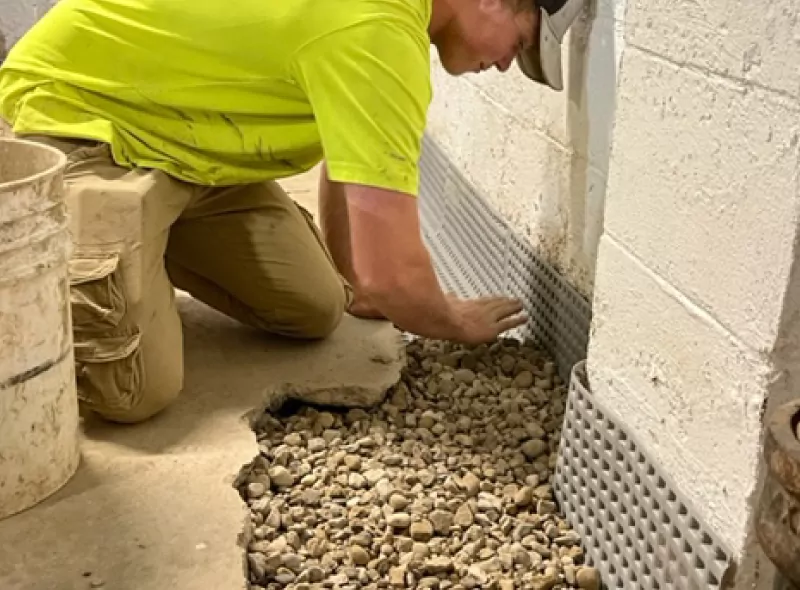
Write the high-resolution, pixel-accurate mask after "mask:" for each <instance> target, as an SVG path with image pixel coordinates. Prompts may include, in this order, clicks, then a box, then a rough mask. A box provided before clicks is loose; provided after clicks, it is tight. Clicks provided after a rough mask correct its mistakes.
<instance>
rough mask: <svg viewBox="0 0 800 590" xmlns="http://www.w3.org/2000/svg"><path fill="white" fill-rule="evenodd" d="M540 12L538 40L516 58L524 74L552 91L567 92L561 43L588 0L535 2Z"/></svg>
mask: <svg viewBox="0 0 800 590" xmlns="http://www.w3.org/2000/svg"><path fill="white" fill-rule="evenodd" d="M535 2H536V6H537V8H538V10H539V39H537V40H536V41H535V42H534V44H533V45H531V47H529V48H528V49H526V50H525V51H523V52H522V53H520V54H519V56H518V57H517V64H518V65H519V69H520V70H522V73H523V74H525V75H526V76H527V77H528V78H530V79H531V80H533V81H534V82H539V83H540V84H545V85H546V86H549V87H550V88H552V89H553V90H559V91H560V90H563V89H564V76H563V70H562V66H561V42H562V41H563V40H564V35H566V34H567V29H569V28H570V27H571V26H572V23H574V22H575V19H576V18H577V17H578V15H579V14H580V12H581V10H583V8H584V6H585V5H586V0H535Z"/></svg>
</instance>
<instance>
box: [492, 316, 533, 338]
mask: <svg viewBox="0 0 800 590" xmlns="http://www.w3.org/2000/svg"><path fill="white" fill-rule="evenodd" d="M527 321H528V316H527V315H526V314H524V313H523V314H519V315H515V316H513V317H506V318H505V319H502V320H500V321H498V322H497V326H498V328H499V332H500V333H501V334H502V333H503V332H506V331H508V330H513V329H514V328H518V327H519V326H521V325H523V324H524V323H525V322H527Z"/></svg>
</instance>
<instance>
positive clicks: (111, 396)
mask: <svg viewBox="0 0 800 590" xmlns="http://www.w3.org/2000/svg"><path fill="white" fill-rule="evenodd" d="M180 356H181V355H175V354H168V355H167V357H166V358H164V357H163V356H162V357H161V358H158V357H156V356H155V353H154V351H152V350H147V349H142V348H139V349H137V350H135V351H134V352H133V353H132V354H131V355H129V356H126V357H123V358H119V359H115V360H107V361H105V362H102V361H101V362H92V363H86V362H80V360H78V362H77V364H76V367H77V384H78V395H79V397H80V400H81V402H82V404H83V405H84V406H85V407H86V408H88V409H90V410H92V411H93V412H95V413H97V414H99V415H100V416H102V417H103V418H105V419H107V420H110V421H112V422H121V423H129V424H132V423H136V422H143V421H145V420H147V419H149V418H151V417H153V416H155V415H156V414H158V413H159V412H161V411H162V410H163V409H165V408H166V407H168V406H169V405H171V404H172V402H173V401H175V399H176V398H177V397H178V395H179V394H180V392H181V390H182V389H183V366H182V358H179V357H180ZM169 360H172V361H175V362H164V361H169Z"/></svg>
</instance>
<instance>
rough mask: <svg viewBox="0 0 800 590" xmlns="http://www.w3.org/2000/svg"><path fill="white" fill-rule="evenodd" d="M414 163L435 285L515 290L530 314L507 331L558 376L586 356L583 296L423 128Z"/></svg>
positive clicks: (587, 318)
mask: <svg viewBox="0 0 800 590" xmlns="http://www.w3.org/2000/svg"><path fill="white" fill-rule="evenodd" d="M420 171H421V177H420V195H419V200H420V219H421V225H422V233H423V237H424V240H425V243H426V244H427V246H428V248H429V250H430V253H431V257H432V259H433V264H434V268H435V270H436V272H437V275H438V276H439V280H440V281H441V283H442V287H443V288H444V289H446V290H448V291H453V292H455V293H457V294H458V295H461V296H464V297H474V296H481V295H495V294H496V295H501V294H502V295H511V296H515V297H519V298H520V300H522V301H523V303H524V305H525V309H526V310H527V312H528V314H529V317H530V321H529V322H528V324H527V325H526V326H523V327H522V328H520V329H517V330H514V331H512V332H511V333H510V335H511V336H516V337H518V338H521V339H524V338H527V337H530V338H532V339H533V340H534V341H535V342H536V343H537V344H539V345H540V346H542V347H544V348H545V349H546V350H547V351H548V352H549V353H550V354H551V355H552V356H553V358H554V360H555V361H556V363H557V365H558V367H559V372H560V375H561V378H562V379H564V380H565V381H566V380H567V379H568V378H569V371H570V369H571V368H572V367H573V366H574V365H575V363H577V362H578V361H580V360H582V359H584V358H585V356H586V347H587V344H588V338H589V325H590V322H591V307H590V305H589V302H588V301H586V299H585V298H583V297H582V296H581V295H580V294H578V293H577V292H576V291H575V290H574V289H573V288H572V287H571V285H570V284H569V283H568V282H567V281H566V279H564V277H563V276H562V275H561V274H559V273H558V272H557V271H556V270H555V269H554V268H552V266H551V265H549V264H548V263H547V262H545V261H544V260H542V259H541V257H539V256H538V255H537V254H536V252H535V251H534V249H533V247H532V246H531V245H530V244H529V243H528V242H526V241H525V240H524V239H522V238H521V237H520V236H518V235H516V234H515V232H514V231H513V230H512V229H511V228H510V227H509V226H508V224H507V223H506V222H505V220H503V218H502V217H501V216H500V215H498V214H497V213H496V212H495V211H494V210H493V209H492V207H491V205H489V203H488V202H487V201H486V200H485V199H484V198H483V197H482V196H481V195H480V194H478V192H477V191H476V190H475V189H474V187H472V186H471V184H470V183H469V182H468V181H467V180H466V178H464V176H463V175H462V174H461V172H460V171H459V170H458V168H456V167H455V166H453V165H452V164H451V163H450V161H449V159H448V158H447V155H446V154H445V153H444V152H443V151H442V149H441V148H440V147H439V146H438V145H437V144H436V142H435V141H434V140H433V139H431V138H430V137H429V136H428V135H426V136H425V137H424V140H423V150H422V158H421V160H420Z"/></svg>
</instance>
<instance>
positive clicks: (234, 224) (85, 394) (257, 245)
mask: <svg viewBox="0 0 800 590" xmlns="http://www.w3.org/2000/svg"><path fill="white" fill-rule="evenodd" d="M29 139H34V140H37V141H42V142H45V143H48V144H50V145H53V146H55V147H57V148H59V149H61V150H62V151H63V152H64V153H66V154H67V157H68V165H67V170H66V173H65V186H66V203H67V209H68V211H69V214H70V231H71V233H72V240H73V253H72V258H71V261H70V278H71V303H72V315H73V333H74V338H75V358H76V368H77V379H78V392H79V397H80V401H81V403H82V405H83V406H84V407H86V408H89V409H91V410H93V411H95V412H97V413H99V414H100V415H102V416H104V417H105V418H107V419H109V420H112V421H117V422H138V421H142V420H145V419H147V418H149V417H150V416H152V415H154V414H156V413H157V412H159V411H160V410H162V409H163V408H165V407H166V406H167V405H169V404H170V403H171V402H172V401H173V400H174V399H175V398H176V397H177V395H178V394H179V393H180V391H181V389H182V387H183V344H182V331H181V322H180V318H179V316H178V312H177V309H176V306H175V295H174V289H173V286H174V287H178V288H179V289H182V290H185V291H188V292H189V293H191V294H192V295H193V296H194V297H195V298H197V299H199V300H201V301H203V302H205V303H206V304H208V305H209V306H211V307H213V308H215V309H217V310H219V311H221V312H222V313H225V314H227V315H229V316H231V317H233V318H235V319H237V320H239V321H241V322H243V323H245V324H248V325H251V326H255V327H257V328H260V329H263V330H266V331H268V332H272V333H275V334H281V335H286V336H289V337H296V338H308V339H316V338H323V337H325V336H327V335H328V334H330V333H331V332H332V331H333V329H334V328H335V327H336V326H337V325H338V323H339V321H340V320H341V318H342V315H343V312H344V310H345V309H346V307H347V305H348V303H349V301H350V298H351V290H350V287H349V286H348V285H347V284H346V282H345V281H344V279H343V278H342V277H341V276H340V275H339V274H338V273H337V272H336V270H335V267H334V264H333V262H332V259H331V257H330V254H329V253H328V251H327V249H326V248H325V246H324V245H323V242H322V239H321V237H320V234H319V232H318V230H317V229H316V226H315V225H314V221H313V219H312V218H311V216H310V214H308V212H306V211H305V210H304V209H302V208H301V207H300V206H299V205H296V204H295V203H294V202H293V201H292V200H291V199H290V198H289V197H288V196H287V195H286V194H285V193H284V192H283V190H282V189H281V188H280V187H279V185H278V184H277V183H275V182H265V183H261V184H256V185H247V186H237V187H229V188H209V187H202V186H196V185H192V184H187V183H185V182H181V181H179V180H176V179H175V178H173V177H171V176H168V175H167V174H165V173H163V172H160V171H157V170H149V169H133V170H129V169H127V168H122V167H120V166H117V165H116V164H115V163H114V162H113V160H112V157H111V152H110V149H109V147H108V146H107V145H105V144H96V143H88V142H79V141H64V140H58V139H55V138H49V137H48V138H45V137H30V138H29Z"/></svg>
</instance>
